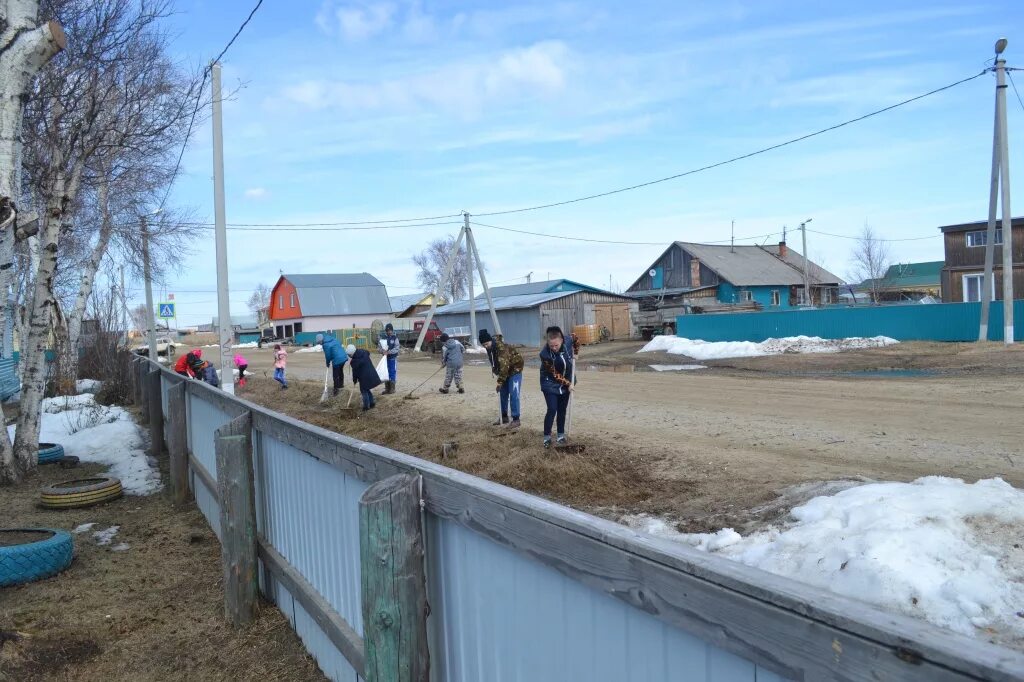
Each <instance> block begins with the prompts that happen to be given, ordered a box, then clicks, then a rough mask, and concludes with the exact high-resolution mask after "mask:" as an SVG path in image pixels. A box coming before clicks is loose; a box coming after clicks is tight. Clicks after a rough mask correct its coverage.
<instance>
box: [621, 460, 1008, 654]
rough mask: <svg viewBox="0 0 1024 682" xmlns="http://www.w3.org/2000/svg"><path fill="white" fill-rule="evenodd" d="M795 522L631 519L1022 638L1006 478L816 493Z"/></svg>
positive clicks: (970, 626)
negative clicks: (754, 527)
mask: <svg viewBox="0 0 1024 682" xmlns="http://www.w3.org/2000/svg"><path fill="white" fill-rule="evenodd" d="M790 516H791V519H792V520H791V522H790V523H789V524H788V525H785V526H783V527H781V528H773V529H770V530H767V531H764V532H760V533H756V534H754V535H751V536H749V537H746V538H743V537H741V536H740V535H739V534H737V533H736V532H734V531H733V530H732V529H730V528H726V529H723V530H720V531H718V533H713V534H706V533H702V534H683V533H678V532H676V531H675V530H674V529H673V528H671V527H670V526H668V525H667V524H666V523H665V522H664V521H661V520H659V519H653V518H651V517H634V518H632V519H627V520H626V522H627V523H628V524H629V525H631V526H633V527H634V528H637V529H639V530H643V531H645V532H648V533H652V534H654V535H660V536H662V537H666V538H669V539H672V540H677V541H680V542H685V543H687V544H689V545H692V546H694V547H698V548H700V549H704V550H706V551H710V552H714V553H717V554H720V555H722V556H727V557H730V558H732V559H734V560H736V561H740V562H742V563H744V564H747V565H750V566H756V567H758V568H761V569H764V570H766V571H770V572H772V573H777V574H779V575H785V576H789V577H791V578H795V579H797V580H800V581H802V582H805V583H809V584H812V585H816V586H818V587H822V588H825V589H829V590H832V591H833V592H837V593H839V594H843V595H845V596H847V597H851V598H854V599H859V600H861V601H866V602H869V603H872V604H875V605H878V606H880V607H883V608H886V609H890V610H893V611H897V612H900V613H903V614H905V615H909V616H914V617H917V618H923V619H925V620H928V621H930V622H932V623H934V624H935V625H939V626H941V627H945V628H948V629H950V630H953V631H955V632H959V633H962V634H967V635H980V636H983V637H986V638H992V639H995V640H997V641H1003V642H1011V641H1018V642H1019V641H1021V638H1022V637H1024V618H1022V617H1020V616H1019V615H1018V612H1020V610H1021V604H1024V547H1022V543H1021V540H1020V528H1021V524H1024V491H1022V490H1018V489H1015V488H1013V487H1012V486H1011V485H1010V484H1008V483H1006V482H1005V481H1003V480H1002V479H1001V478H993V479H988V480H982V481H978V482H977V483H973V484H968V483H964V482H963V481H962V480H960V479H953V478H945V477H940V476H928V477H925V478H919V479H918V480H916V481H914V482H913V483H871V484H867V485H862V486H857V487H854V488H850V489H848V490H844V491H842V492H840V493H837V494H835V495H831V496H822V497H816V498H814V499H812V500H810V501H809V502H807V503H806V504H804V505H802V506H799V507H796V508H794V509H793V510H792V512H791V514H790Z"/></svg>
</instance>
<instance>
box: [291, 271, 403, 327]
mask: <svg viewBox="0 0 1024 682" xmlns="http://www.w3.org/2000/svg"><path fill="white" fill-rule="evenodd" d="M282 277H283V278H284V279H286V280H288V281H289V282H291V284H292V286H294V287H295V291H296V292H297V293H298V295H299V307H300V308H302V315H303V316H304V317H315V316H318V315H372V314H378V313H390V312H391V303H390V302H389V301H388V291H387V289H386V288H385V287H384V285H383V284H382V283H381V281H380V280H379V279H377V278H376V277H374V276H373V275H371V274H369V273H368V272H358V273H342V274H334V275H282Z"/></svg>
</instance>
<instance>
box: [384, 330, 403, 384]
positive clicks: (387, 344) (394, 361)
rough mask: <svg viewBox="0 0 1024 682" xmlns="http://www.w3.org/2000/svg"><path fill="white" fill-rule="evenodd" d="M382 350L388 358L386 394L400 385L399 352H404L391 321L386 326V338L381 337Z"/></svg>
mask: <svg viewBox="0 0 1024 682" xmlns="http://www.w3.org/2000/svg"><path fill="white" fill-rule="evenodd" d="M381 346H382V347H381V349H380V352H381V353H383V354H384V355H385V356H387V359H388V380H387V381H386V382H385V383H384V394H385V395H389V394H391V393H394V392H395V388H396V386H398V354H399V353H401V352H402V344H401V343H400V342H399V340H398V337H397V336H396V335H395V327H394V325H392V324H391V323H390V322H388V323H387V324H386V325H385V326H384V338H383V339H381Z"/></svg>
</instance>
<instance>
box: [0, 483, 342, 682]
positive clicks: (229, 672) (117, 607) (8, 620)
mask: <svg viewBox="0 0 1024 682" xmlns="http://www.w3.org/2000/svg"><path fill="white" fill-rule="evenodd" d="M101 473H102V468H101V467H99V466H95V465H88V466H83V467H80V468H79V469H76V470H71V471H67V470H63V469H60V468H59V467H55V466H44V467H41V468H40V469H39V470H38V471H37V472H36V473H34V474H32V475H31V476H30V477H29V478H28V479H27V480H26V481H25V482H24V483H23V484H21V485H20V486H17V487H13V488H4V489H3V490H2V492H0V519H3V525H4V526H17V527H23V528H24V527H49V528H63V529H65V530H72V529H74V528H75V527H76V526H78V525H79V524H82V523H88V522H96V526H95V527H94V528H93V530H100V529H103V528H107V527H109V526H112V525H119V526H120V527H121V528H120V530H119V532H118V534H117V536H116V537H115V538H114V541H113V543H112V544H111V545H108V546H103V547H101V546H98V545H96V544H95V543H94V542H93V540H92V537H91V532H87V533H82V534H78V535H74V536H73V537H74V538H75V551H76V557H75V560H74V562H73V563H72V564H71V567H70V568H69V569H68V570H67V571H65V572H63V573H61V574H59V575H57V576H54V577H52V578H49V579H47V580H42V581H39V582H35V583H30V584H27V585H20V586H17V587H8V588H0V680H3V681H5V682H6V681H7V680H11V681H14V680H17V681H18V682H37V681H43V680H70V681H75V682H77V681H82V682H85V681H87V680H88V681H93V680H132V681H133V682H135V681H139V680H169V679H179V680H180V679H193V680H261V681H265V680H320V679H324V677H323V675H322V674H321V673H320V671H319V670H318V669H317V666H316V663H315V662H314V661H313V659H312V658H311V657H310V656H309V655H308V654H306V652H305V650H304V649H303V647H302V644H301V642H300V641H299V639H298V638H297V637H296V635H295V633H294V632H293V631H292V629H291V627H290V626H289V624H288V621H287V620H286V619H285V617H284V615H282V613H281V612H280V611H278V610H277V609H276V608H274V607H273V606H271V605H262V606H261V608H260V612H259V616H258V617H257V619H256V622H255V623H254V624H253V625H252V626H251V627H249V628H247V629H244V630H240V631H234V630H232V629H230V628H229V627H228V626H227V625H226V624H225V622H224V618H223V591H222V587H221V584H222V575H221V564H220V551H219V545H218V543H217V539H216V537H215V536H214V535H213V533H212V531H211V530H210V529H209V527H208V525H207V523H206V520H205V519H204V518H203V516H202V515H201V514H200V513H199V511H198V510H197V509H195V507H192V506H190V507H189V508H186V509H183V510H178V509H175V508H174V507H173V506H172V505H171V504H170V503H169V501H168V500H167V498H166V497H165V496H164V495H163V494H159V493H158V494H156V495H152V496H149V497H135V496H125V497H124V498H122V499H120V500H116V501H113V502H110V503H107V504H104V505H100V506H97V507H94V508H91V509H81V510H44V509H41V508H39V507H38V506H37V501H38V497H39V492H38V491H39V488H40V486H43V485H49V484H53V483H56V482H58V481H61V480H64V479H69V478H76V477H84V476H93V475H97V474H101ZM121 542H124V543H127V544H128V545H129V546H130V548H129V549H128V550H127V551H123V552H113V551H111V546H113V545H117V544H118V543H121Z"/></svg>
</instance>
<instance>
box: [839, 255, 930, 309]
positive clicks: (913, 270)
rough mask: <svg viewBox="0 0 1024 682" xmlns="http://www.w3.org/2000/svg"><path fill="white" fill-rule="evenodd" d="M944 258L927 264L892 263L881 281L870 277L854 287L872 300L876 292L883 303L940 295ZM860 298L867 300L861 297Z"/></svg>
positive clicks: (857, 291) (880, 278) (879, 300)
mask: <svg viewBox="0 0 1024 682" xmlns="http://www.w3.org/2000/svg"><path fill="white" fill-rule="evenodd" d="M943 265H944V261H941V260H936V261H928V262H927V263H897V264H896V265H891V266H889V269H888V270H886V271H885V275H883V276H882V277H879V278H878V279H877V280H871V279H866V280H864V281H863V282H861V283H860V284H858V285H857V286H855V287H853V289H854V291H855V292H856V293H858V294H864V295H865V298H867V299H868V300H869V301H870V300H871V296H872V294H875V295H876V296H877V298H878V302H879V303H899V302H901V301H903V302H907V301H920V300H921V299H922V298H924V297H926V296H934V297H935V298H939V296H940V295H941V291H942V266H943ZM856 300H858V301H861V300H863V299H862V298H861V297H859V296H858V297H857V299H856Z"/></svg>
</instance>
